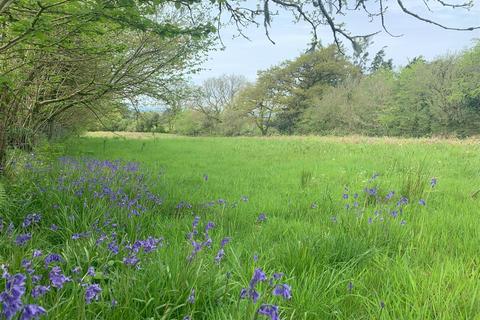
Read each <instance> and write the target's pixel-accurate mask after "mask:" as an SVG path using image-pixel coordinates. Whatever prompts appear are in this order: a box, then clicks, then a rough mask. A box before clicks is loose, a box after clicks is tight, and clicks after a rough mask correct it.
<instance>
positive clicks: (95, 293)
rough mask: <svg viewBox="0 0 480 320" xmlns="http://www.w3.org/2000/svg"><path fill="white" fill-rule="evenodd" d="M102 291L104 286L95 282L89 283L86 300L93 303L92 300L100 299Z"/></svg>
mask: <svg viewBox="0 0 480 320" xmlns="http://www.w3.org/2000/svg"><path fill="white" fill-rule="evenodd" d="M101 292H102V288H101V287H100V286H99V285H98V284H96V283H94V284H92V285H89V286H88V287H87V289H86V290H85V302H86V303H87V304H90V303H92V300H95V301H98V299H99V298H100V293H101Z"/></svg>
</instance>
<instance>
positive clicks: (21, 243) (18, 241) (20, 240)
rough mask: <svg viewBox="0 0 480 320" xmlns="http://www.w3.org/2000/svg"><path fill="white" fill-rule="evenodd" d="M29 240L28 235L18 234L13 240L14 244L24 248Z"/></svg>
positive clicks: (30, 237)
mask: <svg viewBox="0 0 480 320" xmlns="http://www.w3.org/2000/svg"><path fill="white" fill-rule="evenodd" d="M30 239H32V235H31V234H30V233H25V234H20V235H18V236H17V238H16V239H15V244H16V245H17V246H24V245H25V244H26V243H27V241H29V240H30Z"/></svg>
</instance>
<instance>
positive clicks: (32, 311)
mask: <svg viewBox="0 0 480 320" xmlns="http://www.w3.org/2000/svg"><path fill="white" fill-rule="evenodd" d="M45 313H47V311H46V310H45V309H44V308H43V307H41V306H38V305H36V304H28V305H26V306H25V308H23V313H22V316H21V317H20V320H31V319H38V318H40V316H42V315H44V314H45Z"/></svg>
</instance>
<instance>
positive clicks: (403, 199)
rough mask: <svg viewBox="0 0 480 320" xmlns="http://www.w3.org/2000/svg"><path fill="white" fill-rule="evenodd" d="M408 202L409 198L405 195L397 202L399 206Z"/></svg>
mask: <svg viewBox="0 0 480 320" xmlns="http://www.w3.org/2000/svg"><path fill="white" fill-rule="evenodd" d="M406 204H408V198H407V197H405V196H403V197H401V198H400V200H399V201H398V202H397V206H403V205H406Z"/></svg>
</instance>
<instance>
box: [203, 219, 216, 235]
mask: <svg viewBox="0 0 480 320" xmlns="http://www.w3.org/2000/svg"><path fill="white" fill-rule="evenodd" d="M213 228H215V223H213V222H212V221H209V222H208V223H207V225H206V226H205V232H208V231H209V230H212V229H213Z"/></svg>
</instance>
